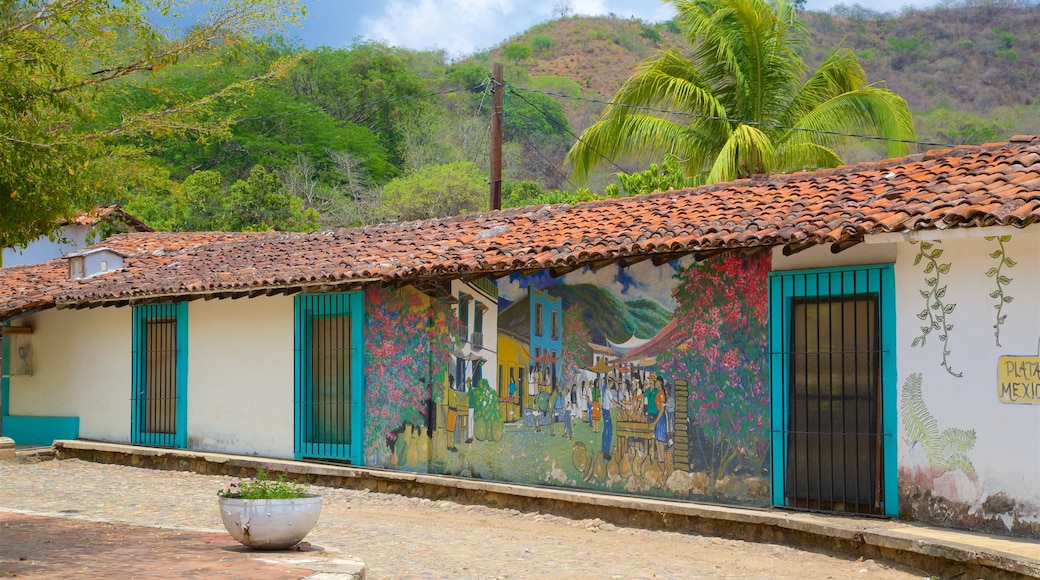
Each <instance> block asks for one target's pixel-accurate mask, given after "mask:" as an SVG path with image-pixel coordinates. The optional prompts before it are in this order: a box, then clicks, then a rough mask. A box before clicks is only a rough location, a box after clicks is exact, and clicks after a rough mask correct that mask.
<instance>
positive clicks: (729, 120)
mask: <svg viewBox="0 0 1040 580" xmlns="http://www.w3.org/2000/svg"><path fill="white" fill-rule="evenodd" d="M510 89H511V90H514V91H516V90H520V91H526V92H529V93H538V94H542V95H548V96H550V97H558V98H561V99H571V100H574V101H584V102H586V103H596V104H600V105H612V106H614V107H621V108H627V109H633V110H639V111H649V112H653V113H664V114H668V115H679V116H684V117H693V118H696V119H705V120H707V121H722V122H725V123H740V124H744V125H751V126H755V127H766V128H769V129H784V130H788V131H804V132H806V133H815V134H818V135H829V136H833V137H850V138H856V139H868V140H872V141H885V142H888V143H905V144H908V145H928V146H933V147H956V145H953V144H950V143H937V142H933V141H915V140H912V139H892V138H889V137H880V136H877V135H863V134H859V133H842V132H840V131H827V130H824V129H809V128H806V127H793V126H790V125H777V124H773V123H764V122H761V121H748V120H745V119H733V118H730V117H719V116H715V115H702V114H699V113H688V112H686V111H673V110H671V109H660V108H656V107H648V106H645V105H627V104H624V103H614V102H611V101H604V100H602V99H593V98H590V97H574V96H571V95H566V94H563V93H554V92H551V91H536V90H534V89H527V88H523V87H515V86H510ZM521 98H522V97H521ZM586 145H588V144H587V143H586ZM596 153H598V154H600V155H601V156H602V153H599V152H598V151H596ZM604 158H605V157H604ZM615 167H616V166H615Z"/></svg>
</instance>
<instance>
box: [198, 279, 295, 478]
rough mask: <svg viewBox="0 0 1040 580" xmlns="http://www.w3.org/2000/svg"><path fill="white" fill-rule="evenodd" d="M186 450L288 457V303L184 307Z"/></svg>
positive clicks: (282, 299) (267, 300)
mask: <svg viewBox="0 0 1040 580" xmlns="http://www.w3.org/2000/svg"><path fill="white" fill-rule="evenodd" d="M188 349H189V350H190V351H191V358H190V362H189V365H188V446H189V447H190V448H192V449H199V450H205V451H217V452H227V453H246V454H248V453H253V452H256V453H258V454H259V455H263V456H267V457H286V458H290V457H292V454H293V388H294V387H293V299H292V297H291V296H274V297H261V298H250V299H239V300H209V301H204V300H196V301H194V302H190V303H189V305H188Z"/></svg>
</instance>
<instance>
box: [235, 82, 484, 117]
mask: <svg viewBox="0 0 1040 580" xmlns="http://www.w3.org/2000/svg"><path fill="white" fill-rule="evenodd" d="M484 84H485V83H481V84H479V85H476V86H474V87H469V88H465V87H456V88H453V89H444V90H442V91H435V92H431V93H423V94H421V95H405V96H403V97H392V98H389V99H374V100H370V101H360V102H357V103H348V104H345V105H337V106H335V107H328V108H325V107H314V108H313V109H306V110H302V111H288V112H285V113H274V114H271V115H262V116H259V117H244V118H242V119H237V120H236V121H235V123H244V122H246V121H265V120H267V119H276V118H279V117H294V116H296V115H311V114H314V113H330V112H332V111H340V110H343V109H350V108H361V107H369V106H372V105H385V104H388V103H396V102H399V101H415V100H419V99H428V98H431V97H439V96H442V95H450V94H451V93H459V92H466V91H476V90H477V89H479V88H481V87H483V86H484Z"/></svg>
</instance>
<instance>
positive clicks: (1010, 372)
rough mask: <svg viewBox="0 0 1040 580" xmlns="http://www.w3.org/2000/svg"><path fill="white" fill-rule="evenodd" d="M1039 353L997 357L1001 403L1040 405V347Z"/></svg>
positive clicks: (998, 388) (1039, 348) (998, 387)
mask: <svg viewBox="0 0 1040 580" xmlns="http://www.w3.org/2000/svg"><path fill="white" fill-rule="evenodd" d="M1037 351H1038V353H1037V354H1034V355H1023V356H1011V355H1007V356H1002V357H1000V358H999V359H997V390H998V392H999V396H1000V402H1001V403H1013V404H1019V405H1023V404H1024V405H1029V404H1033V405H1040V347H1038V348H1037Z"/></svg>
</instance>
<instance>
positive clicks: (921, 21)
mask: <svg viewBox="0 0 1040 580" xmlns="http://www.w3.org/2000/svg"><path fill="white" fill-rule="evenodd" d="M802 17H803V19H804V21H805V24H806V25H807V27H808V46H809V48H808V49H807V54H806V55H805V60H806V62H807V65H808V66H810V67H812V66H815V65H816V64H817V63H819V62H820V61H821V60H822V59H823V58H824V55H825V54H826V53H827V52H829V51H830V50H832V49H833V48H834V47H836V46H838V45H839V44H841V43H844V44H845V45H846V46H849V47H851V48H852V49H854V50H855V51H856V54H857V55H858V58H859V60H860V62H861V64H862V66H863V67H864V69H865V70H866V73H867V77H868V79H869V80H870V81H872V82H877V83H884V84H886V85H887V86H888V87H890V88H891V89H893V90H895V91H896V92H898V93H899V94H901V95H903V96H904V97H905V98H906V99H907V101H908V103H909V104H910V107H911V109H912V110H913V112H914V115H915V123H916V126H917V129H918V136H919V139H920V140H921V141H925V142H933V143H939V144H957V143H983V142H991V141H999V140H1006V139H1007V138H1009V137H1011V136H1012V135H1015V134H1040V98H1038V94H1040V9H1038V7H1037V2H1036V0H1028V1H1022V0H1011V1H1000V2H986V1H983V2H979V1H978V0H971V1H970V2H968V1H965V2H959V1H958V0H951V1H949V2H947V3H945V4H944V5H943V6H941V7H938V8H934V9H930V10H904V11H903V12H901V13H900V14H898V15H896V14H881V13H877V12H873V11H871V10H869V9H867V8H863V7H860V6H858V5H854V6H852V7H848V6H845V5H839V6H838V7H836V8H835V9H833V10H832V11H831V12H829V13H814V12H805V13H802ZM677 31H678V29H677V27H676V26H675V24H674V23H672V22H670V21H668V22H662V23H647V22H642V21H640V20H637V19H624V18H616V17H610V16H607V17H568V18H560V19H555V20H552V21H549V22H545V23H542V24H539V25H537V26H534V27H532V28H531V29H530V30H527V31H525V32H524V33H522V34H519V35H516V36H515V37H513V38H509V39H506V40H504V41H503V42H502V43H501V44H500V45H499V46H497V47H494V48H492V49H490V50H488V51H485V52H482V53H479V54H475V55H471V56H470V57H468V58H465V59H462V60H460V61H458V62H449V61H448V60H447V58H446V56H445V54H444V53H443V52H439V51H412V50H407V49H402V48H397V47H390V46H385V45H382V44H380V43H375V42H365V43H361V44H355V45H353V46H351V47H347V48H342V49H331V48H323V49H319V50H315V51H309V52H307V51H303V50H302V49H301V48H300V47H298V46H293V45H291V44H287V43H281V44H279V43H275V44H274V45H273V46H267V47H263V48H261V47H257V48H256V49H255V50H252V51H250V50H243V49H240V50H236V51H233V52H229V53H228V54H227V55H226V59H225V60H226V62H225V63H224V65H223V66H221V67H209V68H206V69H204V70H199V69H197V68H195V64H194V63H193V62H192V61H191V60H190V59H185V60H184V61H182V62H179V63H177V64H176V65H171V66H168V67H166V68H165V69H163V70H162V71H161V72H157V73H156V74H153V75H151V76H149V77H147V78H141V79H136V80H135V81H134V82H127V83H125V84H124V85H123V86H122V87H121V90H120V91H118V92H115V93H113V95H112V96H111V98H110V99H109V100H106V101H104V102H100V103H99V104H97V112H98V118H107V119H115V118H119V117H121V116H125V115H128V114H129V113H130V112H132V111H133V110H146V109H148V108H149V107H153V106H155V105H156V103H155V102H154V101H155V99H156V98H157V97H155V95H157V94H170V93H172V94H179V95H186V96H192V95H194V96H199V95H203V94H206V92H208V91H212V90H215V89H220V88H221V87H225V86H229V85H232V84H233V83H236V82H240V81H243V80H245V79H248V78H251V77H254V76H256V75H257V73H258V71H262V70H264V69H265V67H266V66H267V64H268V63H269V62H271V61H272V60H273V59H275V58H278V57H285V56H289V57H292V56H296V57H298V58H299V60H298V62H297V63H296V65H295V67H294V68H293V69H292V70H291V71H290V72H289V73H288V74H286V75H284V76H282V77H278V78H275V79H272V80H270V81H268V82H266V83H264V84H263V85H262V86H259V87H257V88H256V89H255V90H253V91H251V93H250V95H251V96H250V97H249V98H239V99H236V100H227V101H222V102H221V108H220V111H221V114H225V115H229V116H231V117H233V118H234V119H235V121H236V122H235V123H233V124H232V126H231V129H230V130H229V131H228V132H227V133H226V134H224V135H221V136H219V138H210V139H209V140H207V141H205V142H202V143H199V142H195V141H193V140H192V139H191V138H190V135H189V134H183V133H179V132H172V133H171V134H168V135H162V136H161V138H151V137H132V138H131V137H128V138H124V139H121V140H120V141H119V142H118V147H119V154H118V155H113V156H111V159H110V160H109V161H108V162H109V163H113V164H115V165H116V167H114V168H113V169H112V170H111V174H112V175H113V176H114V179H113V180H112V181H113V183H116V184H118V187H117V188H106V189H104V190H99V193H98V194H97V196H96V199H93V200H90V202H91V203H120V204H123V205H124V206H125V207H126V208H127V209H128V210H129V211H130V212H131V213H134V214H136V215H139V216H140V217H141V218H143V219H144V220H145V221H147V222H148V223H150V224H152V225H154V226H156V227H158V228H161V229H170V230H191V229H195V230H206V229H258V230H266V229H313V228H317V227H341V226H358V225H365V224H371V223H376V222H383V221H399V220H410V219H425V218H430V217H438V216H443V215H451V214H456V213H460V212H472V211H481V210H483V209H486V208H487V207H488V206H487V203H488V201H487V199H488V186H487V181H488V171H489V169H488V168H489V150H490V144H489V141H488V126H489V122H490V106H489V102H490V92H489V86H490V85H489V82H488V81H489V74H490V69H491V64H492V63H493V62H503V63H504V65H505V82H506V89H505V92H504V97H505V114H504V132H505V145H504V148H503V149H504V158H503V176H504V182H503V202H504V204H505V205H506V206H507V207H508V206H522V205H535V204H541V203H560V202H574V201H581V200H585V199H592V198H595V197H597V196H598V195H601V194H602V193H603V192H604V191H605V189H606V187H607V186H608V185H609V184H611V183H613V182H615V180H616V177H615V176H616V173H617V172H618V171H620V170H624V171H626V172H635V171H640V170H643V169H645V166H643V165H640V164H638V163H635V162H632V161H625V160H619V161H618V164H617V165H616V166H614V165H611V164H606V165H605V168H602V169H599V170H597V173H594V174H593V175H592V176H591V178H590V181H589V183H587V184H586V185H587V187H588V189H585V190H583V189H579V187H578V186H579V185H581V184H577V183H574V182H573V181H572V179H571V177H570V175H569V173H568V169H567V168H566V167H564V166H563V158H564V155H565V153H566V152H567V150H568V149H569V148H570V146H571V145H572V144H573V143H574V141H575V138H576V135H577V134H579V133H580V132H581V131H582V130H583V129H585V128H586V127H588V126H589V125H590V124H591V123H592V122H594V121H595V119H596V118H597V117H598V115H599V113H600V111H601V110H602V108H603V106H604V103H605V102H606V101H607V100H608V99H609V98H610V97H611V96H612V95H613V94H614V92H615V91H617V89H618V88H619V87H620V86H621V85H622V83H623V82H624V81H625V79H626V78H627V77H628V76H629V75H630V74H631V73H632V71H633V70H634V69H635V67H636V66H637V65H638V63H639V62H641V61H642V60H644V59H646V58H649V57H651V56H652V55H654V54H655V51H657V50H659V49H664V48H667V47H670V46H677V47H680V48H681V49H683V50H689V47H688V46H686V45H685V44H684V41H683V39H682V38H681V37H680V36H678V34H677ZM160 89H162V90H160ZM934 147H935V145H927V144H926V145H922V146H920V149H922V150H925V149H930V148H934ZM841 153H842V155H843V157H844V159H845V160H846V161H847V162H858V161H866V160H876V159H880V158H882V157H883V156H884V154H883V153H882V152H881V148H880V147H879V146H878V144H877V142H875V141H871V140H867V139H864V140H862V141H860V142H857V143H855V144H853V145H851V146H849V147H848V148H847V149H846V150H843V151H842V152H841ZM651 310H652V309H651ZM629 330H633V328H628V327H624V326H619V327H618V328H613V329H605V331H606V332H607V333H608V335H610V336H611V337H614V338H625V337H622V336H621V335H622V334H626V335H627V334H630V333H629ZM639 330H640V331H642V330H645V329H639Z"/></svg>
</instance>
